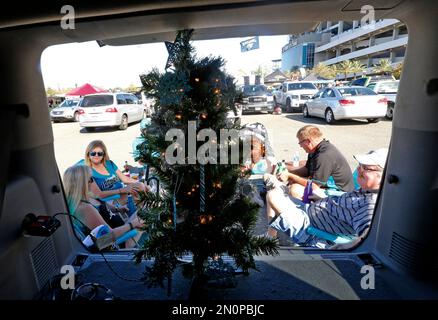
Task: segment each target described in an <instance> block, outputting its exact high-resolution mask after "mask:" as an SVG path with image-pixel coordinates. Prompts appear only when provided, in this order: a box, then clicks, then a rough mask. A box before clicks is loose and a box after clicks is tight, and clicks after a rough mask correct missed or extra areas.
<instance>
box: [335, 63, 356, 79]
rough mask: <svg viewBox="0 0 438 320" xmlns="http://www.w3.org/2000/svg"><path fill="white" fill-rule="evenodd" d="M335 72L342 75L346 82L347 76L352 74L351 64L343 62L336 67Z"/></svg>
mask: <svg viewBox="0 0 438 320" xmlns="http://www.w3.org/2000/svg"><path fill="white" fill-rule="evenodd" d="M336 71H337V72H339V73H343V74H344V80H347V76H348V74H350V73H352V72H353V63H352V62H351V61H350V60H344V61H342V62H341V63H340V64H338V65H336Z"/></svg>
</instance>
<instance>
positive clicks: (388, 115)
mask: <svg viewBox="0 0 438 320" xmlns="http://www.w3.org/2000/svg"><path fill="white" fill-rule="evenodd" d="M393 116H394V104H393V103H388V107H387V108H386V118H387V119H390V120H392V117H393Z"/></svg>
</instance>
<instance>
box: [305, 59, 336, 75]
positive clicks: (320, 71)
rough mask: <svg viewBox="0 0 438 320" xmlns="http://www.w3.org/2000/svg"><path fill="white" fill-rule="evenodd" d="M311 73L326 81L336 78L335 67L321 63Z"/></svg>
mask: <svg viewBox="0 0 438 320" xmlns="http://www.w3.org/2000/svg"><path fill="white" fill-rule="evenodd" d="M310 73H314V74H315V75H317V76H318V77H321V78H324V79H334V78H335V77H336V70H335V68H333V66H328V65H326V64H324V63H321V62H320V63H318V64H317V65H316V66H314V67H313V69H312V70H311V71H310Z"/></svg>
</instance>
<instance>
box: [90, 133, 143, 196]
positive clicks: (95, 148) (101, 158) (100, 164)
mask: <svg viewBox="0 0 438 320" xmlns="http://www.w3.org/2000/svg"><path fill="white" fill-rule="evenodd" d="M85 164H86V165H87V166H88V167H90V168H91V171H92V176H93V179H94V182H93V183H92V184H91V185H90V189H91V191H92V192H93V193H94V194H95V195H96V196H97V197H98V198H107V197H111V196H114V195H119V196H120V200H119V202H120V203H121V204H126V202H127V195H128V194H129V193H132V194H133V196H134V198H136V197H137V192H139V191H147V190H148V188H147V187H146V186H145V185H144V184H143V183H141V182H138V181H137V180H135V179H132V178H130V177H127V176H125V175H124V174H123V173H122V172H121V171H120V170H119V168H118V167H117V165H116V164H115V163H114V162H112V161H111V160H110V158H109V155H108V150H107V148H106V146H105V144H104V143H103V142H102V141H101V140H94V141H91V142H90V143H89V144H88V146H87V148H86V150H85Z"/></svg>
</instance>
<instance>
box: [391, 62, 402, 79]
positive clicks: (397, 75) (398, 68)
mask: <svg viewBox="0 0 438 320" xmlns="http://www.w3.org/2000/svg"><path fill="white" fill-rule="evenodd" d="M403 65H404V64H403V61H402V62H400V63H399V64H398V65H396V66H395V67H394V68H393V69H392V75H393V76H394V77H395V78H396V79H397V80H399V79H400V77H401V73H402V70H403Z"/></svg>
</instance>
